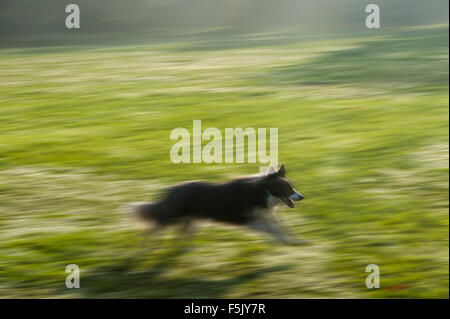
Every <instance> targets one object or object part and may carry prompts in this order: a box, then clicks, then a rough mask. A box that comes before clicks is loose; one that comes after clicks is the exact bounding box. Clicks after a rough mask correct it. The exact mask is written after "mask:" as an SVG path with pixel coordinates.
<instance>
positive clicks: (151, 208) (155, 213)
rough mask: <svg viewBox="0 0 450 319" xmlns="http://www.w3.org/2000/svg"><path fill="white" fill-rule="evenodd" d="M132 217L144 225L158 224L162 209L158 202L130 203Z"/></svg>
mask: <svg viewBox="0 0 450 319" xmlns="http://www.w3.org/2000/svg"><path fill="white" fill-rule="evenodd" d="M130 208H131V214H132V217H133V218H135V219H136V220H137V221H139V222H142V223H145V224H159V223H160V219H161V215H162V207H161V203H160V202H152V203H151V202H144V203H132V204H131V205H130Z"/></svg>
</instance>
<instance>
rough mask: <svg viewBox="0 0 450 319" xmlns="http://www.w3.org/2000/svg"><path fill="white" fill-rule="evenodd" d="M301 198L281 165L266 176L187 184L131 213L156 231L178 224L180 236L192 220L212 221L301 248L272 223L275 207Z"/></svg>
mask: <svg viewBox="0 0 450 319" xmlns="http://www.w3.org/2000/svg"><path fill="white" fill-rule="evenodd" d="M303 198H304V197H303V195H302V194H300V193H299V192H297V191H296V190H295V189H294V187H293V185H292V183H291V182H290V181H289V180H288V179H287V177H286V171H285V167H284V165H281V167H280V168H279V169H278V170H275V169H273V168H271V169H270V170H269V172H268V173H267V174H266V175H259V176H252V177H244V178H237V179H234V180H231V181H228V182H224V183H210V182H203V181H191V182H186V183H182V184H179V185H176V186H174V187H173V188H171V189H170V190H169V191H168V192H167V194H166V195H165V197H164V198H163V199H161V200H159V201H157V202H152V203H138V204H134V205H133V206H132V207H133V213H134V215H135V217H137V218H138V219H139V220H141V221H144V222H147V223H149V224H152V225H154V229H155V230H160V229H162V228H164V227H165V226H168V225H172V224H182V232H183V233H182V235H184V233H186V232H187V231H188V230H190V229H191V226H192V223H193V222H194V221H195V220H202V219H206V220H213V221H218V222H224V223H229V224H234V225H241V226H247V227H248V228H250V229H253V230H256V231H260V232H263V233H266V234H269V235H272V236H274V237H275V238H276V239H278V240H279V241H281V242H282V243H284V244H289V245H304V244H308V242H306V241H304V240H297V239H293V238H291V237H290V236H288V235H286V234H285V233H284V232H283V231H282V230H281V228H280V226H279V224H278V223H277V222H276V220H275V218H274V216H273V212H274V210H275V208H276V206H277V205H279V204H285V205H287V206H288V207H289V208H294V207H295V202H296V201H301V200H302V199H303Z"/></svg>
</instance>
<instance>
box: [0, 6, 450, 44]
mask: <svg viewBox="0 0 450 319" xmlns="http://www.w3.org/2000/svg"><path fill="white" fill-rule="evenodd" d="M371 2H373V1H364V0H339V1H336V0H303V1H302V0H67V1H65V0H1V1H0V36H1V40H2V42H7V41H12V40H20V39H23V41H26V39H31V38H36V39H42V40H43V41H45V39H46V37H47V38H51V37H52V36H54V35H55V34H58V33H63V32H67V30H66V28H65V24H64V21H65V18H66V15H67V14H66V13H65V7H66V6H67V5H68V4H70V3H75V4H78V5H79V7H80V9H81V29H79V30H77V32H78V33H79V34H84V35H86V34H90V36H93V35H95V34H99V35H100V34H105V33H108V34H111V33H115V32H149V33H151V32H152V31H156V30H161V29H165V30H178V31H179V30H191V29H202V28H203V29H204V28H227V29H233V30H238V31H242V32H246V31H252V32H254V31H267V30H271V29H275V28H281V27H286V26H289V27H292V26H294V27H296V26H298V27H302V26H305V27H312V29H314V30H322V29H327V28H328V29H336V28H346V27H354V26H361V25H363V23H364V18H365V15H366V13H365V12H364V8H365V6H366V5H367V4H369V3H371ZM376 3H377V4H378V5H380V7H381V10H382V24H383V26H399V25H400V26H408V25H423V24H431V23H443V22H448V1H447V0H428V1H422V0H395V1H392V0H380V1H376ZM99 38H100V37H99Z"/></svg>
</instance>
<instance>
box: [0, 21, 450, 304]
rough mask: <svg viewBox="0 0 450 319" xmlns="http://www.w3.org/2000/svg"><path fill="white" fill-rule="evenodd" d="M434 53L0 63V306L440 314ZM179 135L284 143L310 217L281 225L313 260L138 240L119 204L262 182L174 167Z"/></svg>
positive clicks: (289, 216) (410, 45)
mask: <svg viewBox="0 0 450 319" xmlns="http://www.w3.org/2000/svg"><path fill="white" fill-rule="evenodd" d="M448 53H449V52H448V25H431V26H423V27H409V28H392V29H390V28H385V29H383V28H382V29H380V30H366V31H361V32H359V33H344V32H338V31H336V32H335V33H334V34H323V35H321V36H318V35H312V34H307V33H301V32H295V31H290V32H286V33H276V32H273V33H255V34H226V33H225V34H222V33H220V32H218V31H214V30H212V31H211V32H209V33H204V34H201V35H199V34H196V33H192V34H187V35H185V36H178V37H173V38H170V40H164V39H163V38H162V37H161V38H159V39H157V40H155V41H152V40H151V39H149V40H148V41H146V42H145V43H144V42H141V43H140V44H131V43H129V44H126V43H124V44H123V45H110V46H104V45H100V44H98V45H96V44H92V45H78V46H57V47H56V46H55V47H39V46H35V47H28V48H26V47H24V48H3V49H1V50H0V74H1V78H0V297H1V298H27V297H33V298H448V297H449V292H448V287H449V282H448V278H449V242H448V238H449V227H448V225H449V215H448V214H449V208H448V199H449V197H448V196H449V193H448V191H449V190H448V187H449V180H448V164H449V147H448V146H449V139H448V137H449V135H448V129H449V127H448V124H449V121H448V120H449V118H448V116H449V113H448V110H449V100H448V99H449V92H448V80H449V73H448V67H449V63H448V62H449V56H448ZM193 120H201V121H202V126H203V129H204V128H206V127H216V128H218V129H219V130H221V131H222V132H224V130H225V128H236V127H242V128H248V127H252V128H255V129H256V128H278V144H279V147H278V156H279V163H280V164H281V163H284V164H285V165H286V169H287V173H288V176H289V177H290V179H291V180H292V181H293V183H294V185H295V186H296V188H297V189H298V190H299V191H300V192H301V193H303V194H304V195H305V200H304V201H302V202H301V203H300V204H299V205H297V207H296V208H295V209H288V208H284V207H282V208H280V210H279V211H278V213H277V214H278V216H279V219H280V220H281V221H282V222H283V224H285V226H286V228H287V230H288V231H289V232H290V233H292V235H293V236H296V237H301V238H304V239H307V240H309V241H311V242H312V245H310V246H298V247H295V246H293V247H290V246H283V245H280V244H278V243H276V242H273V241H272V240H270V239H269V238H267V237H265V236H263V235H261V234H257V233H254V232H251V231H248V230H246V229H241V228H237V227H230V226H226V227H223V226H221V225H218V224H212V223H209V224H202V225H199V227H198V231H197V233H196V235H195V236H194V237H193V238H192V240H191V244H190V246H192V247H191V249H189V250H184V249H180V248H179V247H178V246H177V245H175V244H174V242H175V241H176V237H177V229H176V228H171V229H168V230H167V231H166V232H165V233H163V236H162V237H161V238H156V237H155V236H145V235H144V232H143V231H142V229H141V228H139V226H138V225H136V224H135V223H134V221H133V220H131V219H130V218H129V215H128V214H127V212H126V209H125V206H126V205H127V204H128V203H130V202H136V201H147V200H152V199H155V198H156V197H157V196H158V194H159V193H160V192H161V191H163V190H164V189H165V188H166V187H168V186H170V185H174V184H176V183H178V182H181V181H186V180H191V179H204V180H214V181H223V180H227V179H228V178H232V177H236V176H241V175H245V174H254V173H257V172H258V171H259V166H261V164H259V163H256V164H249V163H243V164H225V163H223V164H174V163H172V162H171V160H170V149H171V147H172V146H173V144H174V143H175V141H171V140H170V139H169V137H170V133H171V131H172V130H173V129H175V128H177V127H184V128H187V129H188V130H189V131H190V132H192V121H193ZM68 264H77V265H78V266H79V267H80V270H81V280H80V284H81V288H80V289H67V288H66V286H65V280H66V276H67V275H68V273H66V272H65V269H66V266H67V265H68ZM369 264H377V265H378V266H379V267H380V285H381V286H380V288H379V289H367V288H366V285H365V280H366V276H367V275H368V273H366V272H365V268H366V266H367V265H369Z"/></svg>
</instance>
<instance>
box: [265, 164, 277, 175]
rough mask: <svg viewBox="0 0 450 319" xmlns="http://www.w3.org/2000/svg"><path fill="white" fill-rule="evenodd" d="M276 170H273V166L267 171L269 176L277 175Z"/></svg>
mask: <svg viewBox="0 0 450 319" xmlns="http://www.w3.org/2000/svg"><path fill="white" fill-rule="evenodd" d="M275 173H276V172H275V168H273V166H270V167H269V170H268V171H267V175H271V174H275Z"/></svg>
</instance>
